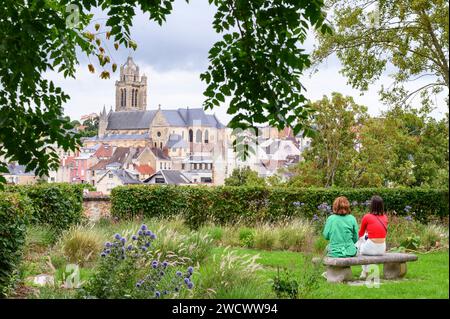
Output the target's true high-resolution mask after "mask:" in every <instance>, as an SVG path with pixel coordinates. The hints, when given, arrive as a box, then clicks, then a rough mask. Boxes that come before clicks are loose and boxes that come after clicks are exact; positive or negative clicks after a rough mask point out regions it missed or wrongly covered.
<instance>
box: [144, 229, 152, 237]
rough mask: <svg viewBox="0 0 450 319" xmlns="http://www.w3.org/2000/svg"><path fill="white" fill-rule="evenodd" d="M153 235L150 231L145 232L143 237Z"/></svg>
mask: <svg viewBox="0 0 450 319" xmlns="http://www.w3.org/2000/svg"><path fill="white" fill-rule="evenodd" d="M152 234H153V233H152V231H151V230H147V231H146V232H145V236H151V235H152Z"/></svg>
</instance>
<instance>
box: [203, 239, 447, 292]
mask: <svg viewBox="0 0 450 319" xmlns="http://www.w3.org/2000/svg"><path fill="white" fill-rule="evenodd" d="M233 250H235V251H236V253H238V254H240V255H256V254H259V256H260V259H258V263H259V264H261V265H262V266H263V269H262V270H260V271H259V275H260V276H262V277H264V278H265V279H266V282H267V284H266V285H263V286H262V287H261V289H263V290H265V295H267V298H271V297H273V292H272V291H271V282H270V281H271V279H272V278H273V277H274V276H275V275H276V273H277V268H278V267H279V268H280V269H281V268H288V269H289V270H290V271H292V272H293V273H294V274H295V275H296V276H298V275H300V273H301V272H302V269H303V263H304V256H303V254H302V253H297V252H290V251H263V250H254V249H244V248H233ZM222 251H223V248H216V249H215V250H214V253H216V254H220V253H221V252H222ZM418 256H419V260H418V261H416V262H410V263H408V272H407V274H406V277H405V278H404V279H402V280H395V281H392V280H383V279H382V280H381V285H380V287H379V288H367V287H366V286H365V285H364V284H361V285H356V286H355V285H349V284H332V283H327V282H326V281H325V279H323V282H322V283H321V284H320V288H319V289H318V290H317V291H316V292H314V296H313V297H314V298H332V299H349V298H350V299H377V298H381V299H421V298H439V299H444V298H445V299H448V298H449V255H448V252H432V253H425V254H418ZM323 270H324V271H325V268H324V269H323ZM352 271H353V274H354V276H355V280H357V279H358V276H359V274H360V272H361V267H360V266H357V267H352ZM200 272H201V271H200Z"/></svg>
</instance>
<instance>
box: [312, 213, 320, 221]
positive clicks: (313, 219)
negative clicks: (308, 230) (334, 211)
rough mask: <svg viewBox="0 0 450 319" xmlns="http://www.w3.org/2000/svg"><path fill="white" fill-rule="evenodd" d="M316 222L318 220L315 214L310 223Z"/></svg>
mask: <svg viewBox="0 0 450 319" xmlns="http://www.w3.org/2000/svg"><path fill="white" fill-rule="evenodd" d="M318 220H319V217H318V216H317V215H316V214H314V216H313V218H312V221H313V222H315V221H318Z"/></svg>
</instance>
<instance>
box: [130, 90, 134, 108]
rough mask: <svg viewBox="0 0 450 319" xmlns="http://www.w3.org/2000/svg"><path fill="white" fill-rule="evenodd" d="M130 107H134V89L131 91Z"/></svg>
mask: <svg viewBox="0 0 450 319" xmlns="http://www.w3.org/2000/svg"><path fill="white" fill-rule="evenodd" d="M131 107H134V89H131Z"/></svg>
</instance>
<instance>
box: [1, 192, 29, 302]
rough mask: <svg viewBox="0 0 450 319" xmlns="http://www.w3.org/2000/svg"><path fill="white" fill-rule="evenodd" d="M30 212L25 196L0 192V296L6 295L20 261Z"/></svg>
mask: <svg viewBox="0 0 450 319" xmlns="http://www.w3.org/2000/svg"><path fill="white" fill-rule="evenodd" d="M31 213H32V204H31V202H30V200H29V199H28V198H27V197H26V196H23V195H21V194H18V193H2V192H0V298H2V297H5V296H6V294H7V291H8V289H9V287H10V284H11V282H12V278H13V276H14V272H15V270H16V269H17V266H18V264H19V262H20V259H21V256H22V251H23V246H24V244H25V237H26V226H27V223H28V222H29V218H30V217H31Z"/></svg>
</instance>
